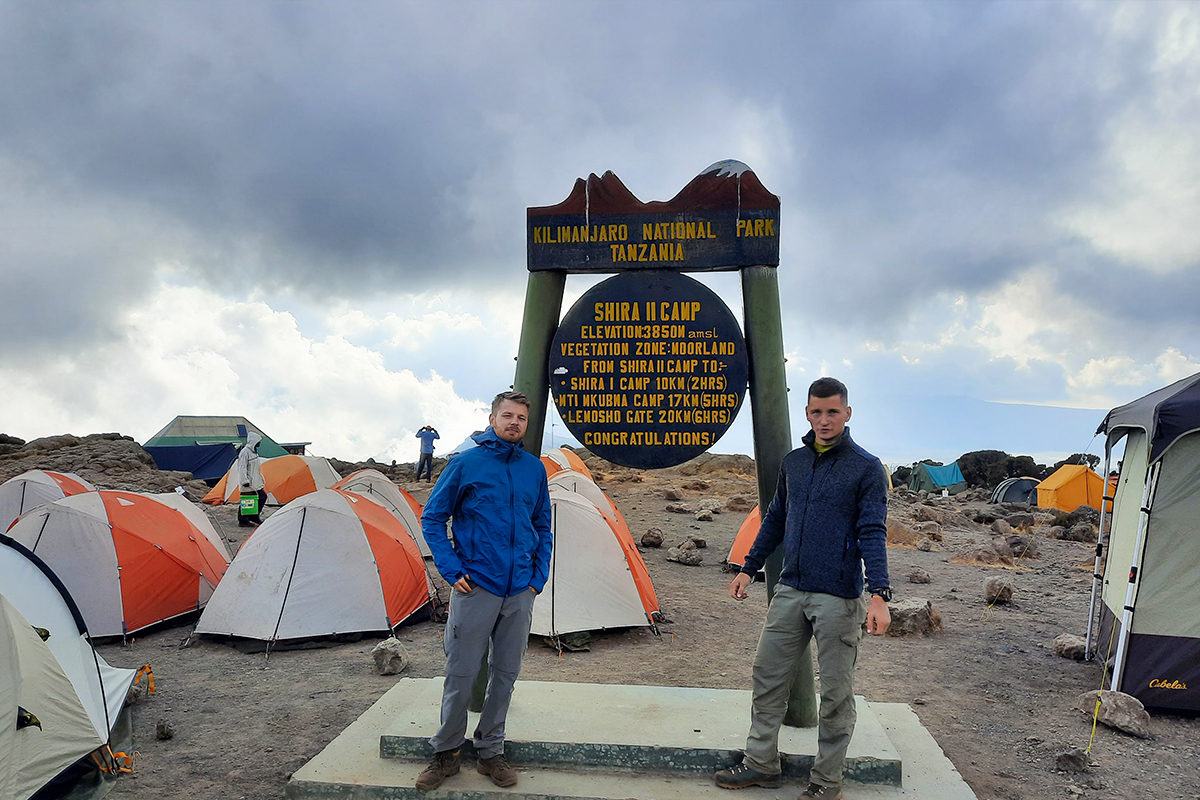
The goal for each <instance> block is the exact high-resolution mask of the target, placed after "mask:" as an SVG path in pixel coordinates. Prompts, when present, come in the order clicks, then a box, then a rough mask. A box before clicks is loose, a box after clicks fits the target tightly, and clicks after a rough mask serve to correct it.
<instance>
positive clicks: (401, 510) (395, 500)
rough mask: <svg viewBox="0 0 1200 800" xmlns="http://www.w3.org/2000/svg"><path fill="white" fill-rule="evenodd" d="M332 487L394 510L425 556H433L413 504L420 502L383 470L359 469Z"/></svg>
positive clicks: (423, 556) (394, 513) (422, 555)
mask: <svg viewBox="0 0 1200 800" xmlns="http://www.w3.org/2000/svg"><path fill="white" fill-rule="evenodd" d="M329 488H331V489H341V490H342V491H343V492H353V493H354V494H358V495H362V496H363V497H369V498H371V499H372V500H374V501H375V502H376V503H379V504H380V505H381V506H383V507H384V508H386V509H387V510H388V511H391V512H392V515H393V516H395V517H396V519H398V520H400V522H401V523H403V524H404V527H405V528H406V529H407V530H408V532H409V534H411V535H412V537H413V540H414V541H416V543H417V547H418V548H419V549H420V551H421V557H422V558H432V556H433V554H432V553H431V552H430V551H429V545H427V544H426V543H425V536H424V535H423V534H422V533H421V519H420V514H418V513H417V512H416V510H415V509H414V508H413V503H415V502H416V501H415V500H412V499H411V498H412V495H410V494H408V493H407V492H405V491H404V490H403V489H401V488H400V487H399V486H397V485H396V484H394V483H392V482H391V480H389V479H388V477H387V476H386V475H384V474H383V473H382V472H380V471H379V470H377V469H360V470H359V471H358V472H352V473H350V474H349V475H347V476H346V477H344V478H342V479H341V480H340V481H338V482H337V483H335V484H334V485H333V486H331V487H329Z"/></svg>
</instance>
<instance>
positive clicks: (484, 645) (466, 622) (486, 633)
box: [429, 586, 537, 758]
mask: <svg viewBox="0 0 1200 800" xmlns="http://www.w3.org/2000/svg"><path fill="white" fill-rule="evenodd" d="M536 597H537V594H536V593H534V591H533V589H526V590H525V591H523V592H521V593H520V594H515V595H513V596H512V597H498V596H496V595H494V594H491V593H490V592H487V591H485V590H483V589H481V588H479V587H478V586H476V587H475V588H474V589H472V590H471V592H470V593H469V594H463V593H462V592H459V591H457V590H452V592H451V595H450V615H449V618H448V619H447V620H446V631H445V633H444V634H443V636H442V646H443V648H444V649H445V651H446V681H445V683H444V684H443V687H442V724H441V727H439V728H438V731H437V733H435V734H434V735H433V738H432V739H430V740H429V743H430V744H431V745H433V749H434V751H435V752H439V753H440V752H442V751H443V750H456V749H458V748H459V747H460V746H461V745H462V743H463V742H465V741H466V740H467V706H468V704H470V702H471V685H472V684H473V683H474V682H475V675H476V674H477V673H478V672H479V667H480V664H482V663H483V657H484V655H486V654H487V652H488V644H489V643H490V644H491V656H490V657H489V659H488V685H487V695H486V697H485V699H484V701H483V712H482V713H481V714H480V715H479V724H478V725H477V726H476V728H475V735H474V737H473V740H474V744H475V751H476V752H477V753H478V754H479V757H480V758H491V757H492V756H498V755H501V754H502V753H503V752H504V721H505V718H507V717H508V704H509V701H510V700H512V692H513V684H515V683H516V682H517V675H518V674H519V673H520V671H521V657H522V656H524V655H525V647H526V645H527V644H528V643H529V626H530V624H531V623H532V622H533V601H534V598H536Z"/></svg>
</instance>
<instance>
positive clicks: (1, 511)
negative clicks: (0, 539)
mask: <svg viewBox="0 0 1200 800" xmlns="http://www.w3.org/2000/svg"><path fill="white" fill-rule="evenodd" d="M94 491H96V487H95V486H93V485H92V484H90V483H88V482H87V481H85V480H84V479H83V478H81V477H79V476H78V475H76V474H74V473H72V472H51V471H49V470H41V469H31V470H29V471H28V472H22V473H21V474H20V475H17V476H15V477H12V478H9V479H8V480H6V481H5V482H4V483H3V484H0V532H3V531H6V530H8V528H9V526H10V525H12V524H13V521H15V520H16V518H17V517H19V516H21V515H22V514H24V513H25V512H27V511H31V510H33V509H35V508H37V507H38V506H44V505H45V504H46V503H53V502H54V501H55V500H61V499H63V498H64V497H70V496H71V495H74V494H81V493H83V492H94Z"/></svg>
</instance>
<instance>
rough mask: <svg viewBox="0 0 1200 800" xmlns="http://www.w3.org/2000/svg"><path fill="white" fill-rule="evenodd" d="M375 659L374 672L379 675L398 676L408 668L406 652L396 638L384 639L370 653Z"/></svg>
mask: <svg viewBox="0 0 1200 800" xmlns="http://www.w3.org/2000/svg"><path fill="white" fill-rule="evenodd" d="M371 657H372V658H374V659H375V671H376V672H378V673H379V674H380V675H398V674H399V673H401V672H403V671H404V670H405V669H407V668H408V665H409V657H408V651H407V650H405V649H404V644H403V643H401V641H400V640H399V639H397V638H395V637H394V636H393V637H390V638H388V639H384V640H383V641H382V642H380V643H379V644H377V645H375V648H374V649H373V650H372V651H371Z"/></svg>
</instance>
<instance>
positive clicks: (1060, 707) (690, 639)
mask: <svg viewBox="0 0 1200 800" xmlns="http://www.w3.org/2000/svg"><path fill="white" fill-rule="evenodd" d="M53 438H54V440H56V441H59V442H60V443H59V444H57V445H56V446H43V445H39V444H38V442H31V443H29V445H24V444H15V445H14V444H12V443H9V444H4V443H3V440H0V479H4V478H8V477H10V476H11V475H13V474H17V473H19V472H21V471H23V470H24V469H28V468H32V467H42V468H48V469H61V470H65V471H73V472H76V473H77V474H79V475H81V476H82V477H84V478H87V479H88V480H90V481H93V482H94V483H96V484H97V485H99V486H101V487H104V488H107V487H119V488H130V489H139V490H154V491H161V490H163V489H169V488H171V487H173V486H175V485H188V484H186V483H185V481H184V480H183V478H184V477H186V476H181V475H179V474H178V473H159V474H157V475H155V474H153V473H157V470H154V469H153V467H152V462H151V463H147V461H146V458H147V457H145V454H144V452H143V453H142V455H140V456H139V455H138V452H139V451H140V448H138V447H137V445H136V444H135V443H133V442H132V441H131V440H128V439H124V438H121V437H117V436H116V435H115V434H102V435H100V436H91V437H80V438H76V437H53ZM38 441H39V442H42V443H46V442H50V441H51V440H38ZM34 445H37V446H36V447H34ZM6 449H8V450H9V452H4V450H6ZM587 461H588V463H589V466H590V467H591V469H592V470H593V473H594V474H595V476H596V478H597V480H598V482H599V483H600V484H601V486H602V487H603V488H604V489H605V490H606V491H607V492H608V493H609V494H610V496H612V498H613V499H614V500H615V501H616V502H617V504H618V506H619V507H620V508H621V509H622V511H623V513H624V514H625V517H626V519H627V521H628V523H629V525H630V528H631V529H632V531H633V532H634V535H635V538H640V536H641V535H642V534H643V533H644V532H646V531H647V530H648V529H650V528H657V529H658V530H659V531H661V533H662V537H663V546H662V547H658V548H651V547H647V548H645V549H644V553H643V554H644V557H645V560H646V563H647V566H648V568H649V570H650V574H651V577H652V578H653V580H654V585H655V588H656V590H657V593H658V598H659V602H660V604H661V606H662V609H663V612H664V613H665V615H666V617H667V619H668V620H669V622H667V623H665V624H663V625H661V626H660V628H661V636H657V637H656V636H654V635H653V634H652V633H651V632H650V631H648V630H646V629H635V630H628V631H622V632H610V633H603V634H598V635H596V636H594V637H593V639H592V643H591V649H590V650H589V651H586V652H565V653H563V654H562V656H561V659H560V656H559V653H558V652H557V651H555V650H553V649H550V648H548V647H546V646H543V645H542V644H541V642H539V641H536V640H535V641H531V643H530V649H529V652H528V654H527V656H526V660H525V666H524V670H523V673H522V676H523V677H525V678H530V679H537V680H563V681H593V682H598V683H617V682H624V683H635V684H645V685H670V686H703V687H714V688H737V689H745V688H749V686H750V664H751V659H752V657H753V652H754V647H755V644H756V642H757V638H758V634H759V631H760V629H761V625H762V619H763V614H764V612H765V606H766V600H765V591H764V588H763V585H762V584H761V583H756V584H754V586H753V587H752V590H751V597H750V599H749V600H746V601H744V602H741V603H739V602H736V601H734V600H732V599H731V598H729V597H728V596H727V595H726V594H725V586H726V584H727V583H728V580H729V577H730V576H729V575H728V574H727V573H725V572H724V571H723V570H722V565H721V562H722V560H723V558H724V556H725V555H726V553H727V552H728V550H729V547H730V545H731V543H732V541H733V538H734V535H735V534H736V532H737V528H738V526H739V525H740V524H741V522H742V520H743V519H744V517H745V513H746V511H747V510H748V509H749V507H750V506H752V505H753V503H754V502H755V500H754V493H755V485H754V464H753V462H752V461H751V460H750V459H749V458H746V457H744V456H704V457H701V458H700V459H697V460H695V461H693V462H689V463H688V464H685V465H682V466H681V467H677V468H674V469H671V470H660V471H656V472H639V471H635V470H627V469H624V468H621V467H616V466H614V465H611V464H608V463H607V462H602V461H600V460H599V459H596V458H595V457H588V459H587ZM352 466H355V465H348V464H345V463H344V462H339V463H338V467H339V468H340V469H343V470H347V471H349V469H350V468H351V467H352ZM372 466H376V467H378V465H372ZM404 469H405V468H404V467H397V468H396V470H398V471H399V472H398V474H397V475H396V476H395V477H396V478H397V479H399V480H401V481H402V482H403V481H410V480H411V472H409V473H407V474H405V473H404V472H403V470H404ZM407 469H409V470H411V467H408V468H407ZM385 471H391V469H390V468H388V469H385ZM343 474H345V473H343ZM405 485H406V487H407V488H409V489H410V490H411V491H412V492H413V493H414V494H415V495H416V496H417V497H418V499H422V500H423V499H424V498H425V497H426V496H427V495H428V491H429V486H428V484H425V483H420V484H413V483H406V484H405ZM193 488H195V487H193ZM984 499H985V498H983V497H982V494H981V493H978V492H976V493H966V494H964V495H961V496H959V497H956V498H949V499H943V498H940V497H924V496H917V495H914V494H910V493H907V492H904V491H898V492H894V493H893V495H892V497H891V500H890V502H889V519H890V523H891V524H890V525H889V539H890V546H889V561H890V565H891V573H892V584H893V586H894V588H895V590H896V594H897V605H898V606H906V607H910V608H911V609H913V610H915V612H916V613H913V614H911V615H909V616H908V617H906V619H907V620H908V622H907V623H905V624H899V621H898V624H897V626H896V627H897V629H901V628H905V629H918V628H931V627H932V630H929V631H928V632H926V633H913V634H910V635H903V636H885V637H867V638H866V639H865V640H864V644H863V647H862V649H861V653H860V660H859V670H858V682H857V691H858V693H860V694H863V695H865V696H866V697H867V698H868V699H869V700H878V701H887V702H903V703H909V704H911V705H912V707H913V708H914V710H915V711H916V712H917V714H918V715H919V716H920V718H921V720H922V721H923V723H924V724H925V726H926V727H927V728H928V729H929V730H930V732H931V733H932V734H933V735H934V737H935V738H936V739H937V741H938V743H939V744H940V745H941V746H942V748H943V749H944V750H945V751H946V754H947V755H948V756H949V757H950V759H951V761H953V762H954V764H955V766H956V767H957V768H958V769H959V771H960V772H961V773H962V774H963V776H964V778H966V780H967V782H968V783H969V784H970V785H971V786H972V788H973V789H974V790H975V792H976V794H977V795H978V796H979V797H980V798H981V799H983V800H993V799H995V800H1000V799H1004V800H1018V799H1021V798H1028V799H1033V798H1059V797H1061V798H1077V797H1088V798H1144V797H1154V798H1168V799H1174V798H1180V799H1182V798H1189V799H1191V798H1197V797H1200V758H1198V757H1197V755H1198V753H1197V750H1198V748H1200V720H1198V719H1197V718H1195V717H1187V716H1176V715H1169V714H1162V713H1155V714H1153V716H1152V718H1151V722H1150V727H1151V734H1152V736H1151V738H1149V739H1141V738H1135V737H1133V736H1130V735H1128V734H1125V733H1121V732H1118V731H1115V730H1112V729H1109V728H1107V727H1104V726H1099V727H1098V729H1097V731H1096V736H1095V740H1094V743H1093V745H1092V749H1091V752H1090V753H1089V754H1087V755H1086V756H1085V757H1084V758H1082V759H1080V758H1075V759H1073V760H1072V759H1060V758H1059V757H1060V756H1061V755H1063V754H1064V753H1066V752H1067V751H1069V750H1071V749H1073V748H1086V747H1087V746H1088V742H1089V735H1090V733H1091V719H1090V716H1087V715H1085V714H1083V713H1081V712H1079V711H1076V710H1074V709H1073V707H1074V706H1075V704H1076V702H1077V699H1078V697H1079V695H1081V694H1082V693H1084V692H1086V691H1088V690H1094V689H1096V688H1097V687H1098V686H1099V684H1100V680H1101V674H1100V669H1101V668H1100V665H1099V664H1098V663H1083V662H1079V661H1074V660H1070V659H1067V658H1063V657H1061V656H1059V655H1057V654H1056V652H1055V648H1054V644H1053V643H1054V640H1055V638H1056V637H1058V636H1059V635H1060V634H1062V633H1072V634H1075V633H1082V632H1083V631H1084V628H1085V625H1086V621H1085V618H1086V616H1087V606H1088V589H1089V587H1090V580H1091V578H1090V575H1091V562H1092V553H1093V545H1091V544H1089V543H1088V542H1087V541H1086V540H1087V539H1088V538H1089V534H1090V535H1092V536H1094V528H1092V529H1090V530H1089V525H1090V521H1089V519H1088V515H1087V514H1086V513H1085V514H1080V515H1075V516H1074V517H1072V518H1069V519H1064V518H1062V517H1055V516H1053V515H1051V514H1048V513H1043V512H1038V511H1036V510H1034V511H1032V512H1031V511H1030V510H1029V509H1027V508H1024V507H1004V508H1001V507H998V506H992V505H987V504H986V503H984V502H983V500H984ZM668 506H670V507H672V508H673V509H674V510H673V511H668V510H667V508H668ZM702 509H708V510H709V511H710V514H700V516H701V517H708V516H711V519H710V520H708V519H698V518H697V514H696V511H699V510H702ZM210 513H212V514H213V516H214V520H215V521H216V523H217V525H218V529H219V530H221V531H222V533H223V534H224V535H226V536H227V537H228V538H229V539H230V541H231V543H232V544H233V545H235V546H236V545H237V544H240V542H241V540H242V539H243V538H244V535H245V531H246V529H242V528H238V527H237V526H236V524H235V521H234V516H233V515H234V511H233V509H232V508H231V507H225V508H220V509H216V510H215V511H213V510H210ZM997 518H998V519H1000V521H999V522H996V521H995V520H996V519H997ZM689 537H698V538H700V539H702V540H704V542H705V544H706V547H704V548H703V549H700V550H699V551H698V552H699V554H700V556H701V563H700V564H699V565H696V566H687V565H684V564H681V563H676V562H673V561H668V560H667V555H668V550H669V548H670V547H671V546H677V545H679V544H682V543H683V542H684V541H685V540H687V539H688V538H689ZM1075 539H1078V540H1081V541H1076V540H1075ZM989 582H990V584H989ZM438 585H439V589H440V591H441V593H442V596H443V598H444V597H445V596H446V586H445V584H444V583H442V582H440V581H439V582H438ZM1008 594H1010V596H1009V597H1008V598H1007V600H1005V595H1008ZM989 595H990V596H991V597H992V598H993V599H997V600H999V601H1000V602H994V603H993V602H989V599H988V598H989ZM439 627H440V626H438V625H436V624H435V623H433V622H422V623H419V624H416V625H412V626H409V627H405V628H402V629H401V630H400V632H399V638H400V639H401V640H402V641H403V643H404V645H405V647H406V649H407V651H408V654H409V657H410V664H409V666H408V668H407V670H406V671H405V672H404V673H403V675H406V676H414V677H427V676H435V675H438V674H440V670H441V668H442V665H443V660H444V657H443V655H442V650H441V642H440V631H439ZM190 632H191V628H190V626H187V625H181V626H176V627H172V628H167V629H164V630H160V631H157V632H154V633H150V634H148V635H145V636H142V637H139V638H137V639H135V640H134V641H132V642H130V643H129V645H128V646H122V645H121V644H106V645H102V646H101V647H100V650H101V652H102V654H103V655H104V657H105V658H106V659H108V660H109V661H110V662H111V663H113V664H116V665H120V666H129V667H134V666H140V665H141V664H143V663H146V662H150V663H152V664H153V665H154V675H155V681H156V687H157V693H156V694H155V695H154V696H150V697H145V698H143V699H141V700H140V701H139V702H138V703H137V704H136V705H134V706H133V721H134V736H135V741H134V747H135V749H136V750H137V751H138V753H139V755H138V756H137V758H136V761H135V769H134V772H133V774H131V775H127V776H124V777H123V778H122V779H121V780H120V781H119V782H118V783H117V785H116V787H115V789H114V796H117V797H130V798H148V799H149V798H155V799H157V798H162V797H170V796H177V795H179V794H180V793H182V792H185V791H186V792H189V793H195V794H197V795H198V796H214V797H215V796H219V797H231V798H260V797H261V798H271V797H281V796H282V795H283V791H284V785H285V783H286V781H287V778H288V776H289V775H290V774H291V772H292V771H294V770H296V769H298V768H299V767H300V766H301V765H302V764H303V763H304V762H305V761H307V760H308V759H309V758H311V757H312V756H313V755H315V754H316V753H317V752H318V751H320V750H321V748H322V747H324V746H325V744H327V743H328V742H329V741H330V740H331V739H332V738H333V737H334V736H336V735H337V734H338V733H339V732H340V731H341V730H342V729H343V728H345V727H346V726H347V725H349V724H350V722H352V721H353V720H354V719H355V718H356V717H357V716H358V715H359V714H361V713H362V712H363V711H364V710H366V708H368V707H369V706H370V705H371V703H373V702H374V701H375V700H376V699H377V698H379V697H380V696H381V695H382V694H383V693H384V692H385V691H386V690H387V689H388V688H390V687H391V686H392V685H393V684H394V683H395V680H396V677H395V676H390V677H382V676H380V675H378V674H376V673H375V671H374V669H373V662H372V658H371V654H370V652H371V649H372V648H373V647H374V646H375V644H376V643H377V642H378V640H377V639H364V640H362V641H360V642H356V643H349V644H339V645H335V646H331V647H328V648H326V649H317V650H300V651H284V652H276V653H273V654H272V655H271V656H270V658H269V659H268V658H265V657H264V656H263V655H261V654H259V655H247V654H243V653H240V652H238V651H237V650H235V649H233V648H232V647H229V646H228V645H224V644H218V643H214V642H208V641H204V640H199V639H192V640H190V642H189V641H188V638H189V634H190ZM160 722H165V723H167V724H168V725H169V726H170V727H171V728H173V730H174V737H173V738H171V739H168V740H158V739H156V738H155V731H156V728H157V727H158V725H159V723H160ZM736 724H738V725H743V724H745V722H744V721H740V722H737V723H736ZM1064 767H1066V769H1064ZM1080 768H1082V771H1074V770H1077V769H1080Z"/></svg>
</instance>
